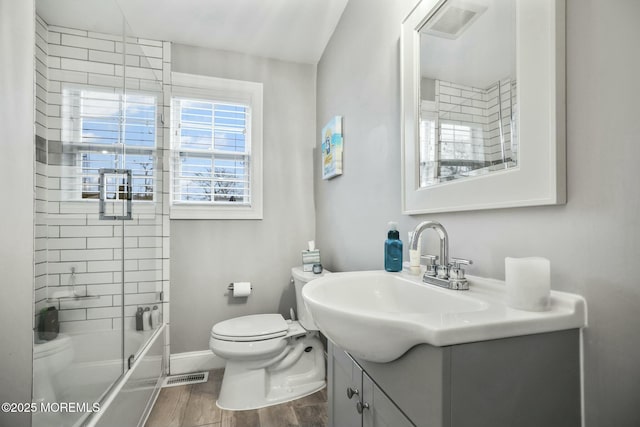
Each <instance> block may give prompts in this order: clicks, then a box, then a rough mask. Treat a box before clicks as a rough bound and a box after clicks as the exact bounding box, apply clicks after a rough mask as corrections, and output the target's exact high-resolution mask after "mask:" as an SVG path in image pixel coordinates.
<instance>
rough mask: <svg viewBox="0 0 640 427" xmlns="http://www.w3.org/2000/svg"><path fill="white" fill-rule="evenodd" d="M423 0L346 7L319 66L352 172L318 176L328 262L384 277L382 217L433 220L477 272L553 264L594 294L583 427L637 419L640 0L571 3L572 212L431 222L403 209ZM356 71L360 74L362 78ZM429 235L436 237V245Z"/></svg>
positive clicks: (561, 283) (409, 222) (363, 0)
mask: <svg viewBox="0 0 640 427" xmlns="http://www.w3.org/2000/svg"><path fill="white" fill-rule="evenodd" d="M414 4H415V1H414V0H403V1H393V2H392V1H385V0H351V1H350V2H349V4H348V5H347V8H346V10H345V12H344V14H343V16H342V19H341V21H340V23H339V24H338V27H337V29H336V32H335V33H334V35H333V38H332V39H331V41H330V43H329V45H328V47H327V49H326V51H325V53H324V55H323V57H322V59H321V61H320V63H319V65H318V85H317V94H316V96H317V126H318V127H321V126H323V125H324V123H326V122H327V120H328V119H329V118H330V117H331V116H333V115H336V114H341V115H343V116H344V136H345V153H344V175H343V176H341V177H338V178H335V179H333V180H331V181H323V180H321V179H320V177H319V170H317V168H316V171H315V198H316V205H317V208H316V221H317V227H316V234H317V236H318V239H317V240H318V245H319V246H320V247H321V248H322V249H323V250H324V253H325V257H324V261H325V264H326V266H327V267H328V268H331V269H334V270H337V271H344V270H360V269H380V268H382V266H383V241H384V239H385V236H386V233H385V232H386V223H387V221H389V220H397V221H399V222H400V230H401V236H402V238H403V239H404V240H405V241H406V232H407V231H408V230H410V229H411V228H413V227H414V226H415V224H417V223H418V222H419V221H422V220H425V219H435V220H438V221H440V222H442V223H443V224H444V225H445V227H446V228H447V229H448V231H449V237H450V240H451V254H452V255H453V256H459V257H464V258H471V259H473V260H474V262H475V265H474V266H473V268H471V269H470V270H469V271H470V273H472V274H476V275H481V276H489V277H496V278H504V258H505V257H506V256H516V257H517V256H528V255H539V256H544V257H547V258H549V259H550V260H551V265H552V287H553V288H554V289H557V290H564V291H569V292H576V293H579V294H581V295H584V296H585V297H586V298H587V301H588V305H589V328H588V329H587V330H586V332H585V400H586V405H585V406H586V409H585V411H586V425H587V426H588V427H608V426H612V427H613V426H615V427H626V426H629V427H632V426H638V425H640V411H639V410H638V402H639V400H638V396H640V362H639V361H638V360H640V357H639V356H640V335H639V332H638V331H640V317H639V316H638V309H639V307H640V279H638V272H637V269H636V265H637V261H636V260H637V259H638V258H640V227H639V225H638V212H640V191H639V189H638V182H640V179H639V178H640V173H639V172H638V170H639V169H638V159H640V141H639V138H638V135H640V120H638V117H637V115H638V111H639V110H638V96H639V95H640V82H639V77H638V76H640V57H639V55H638V47H637V41H638V40H640V26H638V25H637V22H636V20H637V18H638V17H639V16H640V2H638V1H636V0H616V1H614V2H611V1H608V2H607V1H605V0H589V1H584V0H568V1H567V146H568V147H567V157H568V165H567V170H568V172H567V178H568V203H567V204H566V205H565V206H553V207H533V208H518V209H501V210H489V211H478V212H465V213H448V214H438V215H429V216H427V215H423V216H413V217H409V216H403V215H402V214H401V211H400V140H399V135H400V121H399V117H400V103H399V99H400V95H399V91H400V80H399V68H398V58H399V51H398V45H399V30H400V22H401V20H402V19H403V18H404V16H406V14H407V13H408V12H409V11H410V9H411V8H412V7H413V5H414ZM354 76H357V78H356V77H354ZM430 240H432V241H434V240H435V235H434V238H432V239H430Z"/></svg>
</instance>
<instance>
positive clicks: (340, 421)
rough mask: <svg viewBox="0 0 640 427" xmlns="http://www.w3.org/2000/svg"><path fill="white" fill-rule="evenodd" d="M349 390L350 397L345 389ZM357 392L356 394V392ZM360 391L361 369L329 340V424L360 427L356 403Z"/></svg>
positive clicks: (341, 426) (331, 425)
mask: <svg viewBox="0 0 640 427" xmlns="http://www.w3.org/2000/svg"><path fill="white" fill-rule="evenodd" d="M348 390H351V392H350V394H351V393H353V394H351V398H349V396H348V395H347V391H348ZM356 393H357V394H356ZM361 393H362V369H360V367H359V366H358V365H357V364H356V363H355V362H354V361H353V360H352V359H351V358H350V357H349V356H348V355H347V353H345V352H344V351H343V350H342V349H340V348H338V347H336V346H334V345H333V344H332V343H331V341H329V426H330V427H362V416H361V415H360V414H359V413H358V411H357V408H356V404H357V403H358V402H359V401H360V398H361Z"/></svg>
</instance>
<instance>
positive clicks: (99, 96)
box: [62, 87, 157, 201]
mask: <svg viewBox="0 0 640 427" xmlns="http://www.w3.org/2000/svg"><path fill="white" fill-rule="evenodd" d="M62 98H63V99H62V118H63V123H62V142H63V153H64V154H65V155H67V156H68V155H72V156H73V158H74V161H73V163H72V164H68V165H66V166H67V167H72V166H74V165H75V170H76V171H77V172H74V171H70V173H71V176H72V177H74V176H77V177H79V180H80V182H76V181H75V179H67V180H66V181H65V183H66V188H64V191H65V192H66V193H67V197H68V198H69V199H98V198H99V187H98V176H99V172H98V171H99V170H100V169H101V168H107V169H131V173H132V199H133V200H147V201H151V200H153V199H154V192H155V181H156V180H155V175H154V174H155V172H154V169H155V168H154V157H155V148H156V109H157V106H156V104H157V102H156V96H154V95H150V94H142V93H126V94H122V93H117V92H114V90H113V89H111V90H101V89H99V88H81V87H67V88H64V90H63V93H62ZM107 196H108V198H115V199H117V198H118V193H117V192H114V193H113V195H111V196H109V195H107Z"/></svg>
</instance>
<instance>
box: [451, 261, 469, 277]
mask: <svg viewBox="0 0 640 427" xmlns="http://www.w3.org/2000/svg"><path fill="white" fill-rule="evenodd" d="M471 264H473V261H471V260H470V259H462V258H451V267H449V278H450V279H452V280H465V277H464V269H463V268H461V267H460V266H461V265H471Z"/></svg>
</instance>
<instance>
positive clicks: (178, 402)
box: [145, 369, 327, 427]
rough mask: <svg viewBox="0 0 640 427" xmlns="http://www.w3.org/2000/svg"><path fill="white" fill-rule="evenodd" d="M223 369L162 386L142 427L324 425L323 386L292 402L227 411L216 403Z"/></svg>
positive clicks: (324, 393)
mask: <svg viewBox="0 0 640 427" xmlns="http://www.w3.org/2000/svg"><path fill="white" fill-rule="evenodd" d="M223 372H224V370H223V369H215V370H213V371H209V381H207V382H206V383H201V384H190V385H184V386H178V387H167V388H163V389H162V390H161V391H160V395H159V396H158V399H157V400H156V403H155V405H154V407H153V409H152V410H151V414H150V415H149V419H148V420H147V423H146V424H145V427H326V425H327V389H326V388H325V389H323V390H320V391H318V392H316V393H314V394H312V395H309V396H306V397H303V398H301V399H298V400H295V401H293V402H287V403H282V404H280V405H275V406H269V407H267V408H262V409H256V410H251V411H227V410H222V409H220V408H218V407H217V406H216V399H217V398H218V393H219V392H220V385H221V384H222V374H223Z"/></svg>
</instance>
